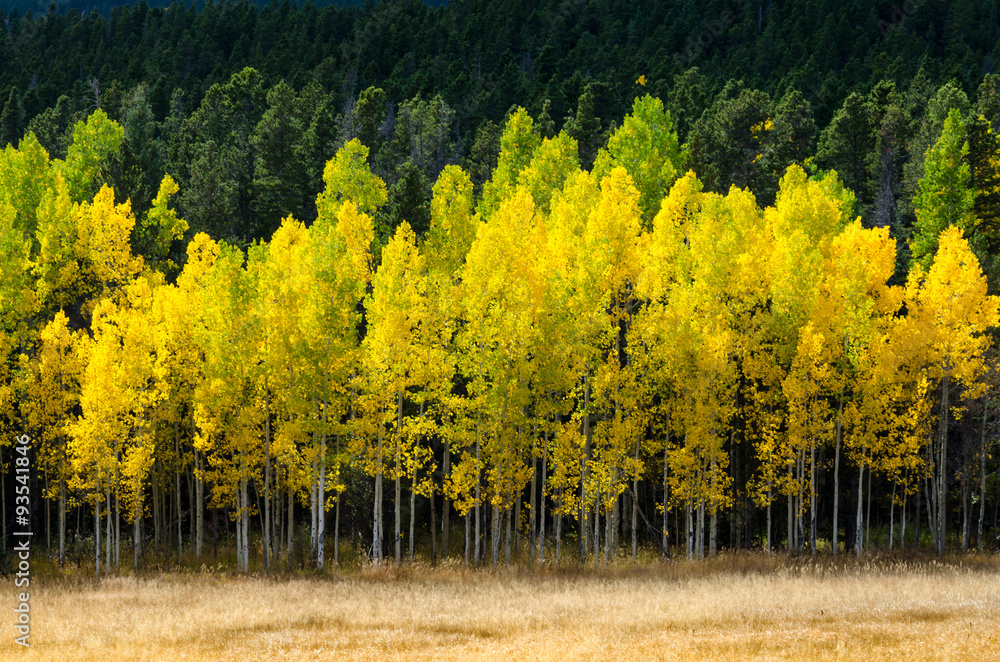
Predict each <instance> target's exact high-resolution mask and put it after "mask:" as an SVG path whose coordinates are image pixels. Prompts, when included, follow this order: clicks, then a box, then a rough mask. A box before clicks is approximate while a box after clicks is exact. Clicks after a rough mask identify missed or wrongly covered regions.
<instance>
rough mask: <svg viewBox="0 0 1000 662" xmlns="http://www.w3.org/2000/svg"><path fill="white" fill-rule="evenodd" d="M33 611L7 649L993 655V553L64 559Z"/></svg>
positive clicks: (42, 653)
mask: <svg viewBox="0 0 1000 662" xmlns="http://www.w3.org/2000/svg"><path fill="white" fill-rule="evenodd" d="M15 595H16V594H15V589H14V587H13V582H10V583H8V591H7V595H6V596H5V597H4V600H5V602H6V603H9V604H7V605H6V607H8V608H7V609H6V610H5V611H6V613H7V614H8V619H9V618H10V616H9V615H10V614H11V613H12V612H11V609H13V606H14V605H13V602H14V598H15ZM31 626H32V630H31V646H30V648H28V649H26V650H25V649H24V648H22V647H20V646H16V645H15V644H14V642H13V639H14V636H15V635H14V634H13V628H12V627H8V628H7V632H8V635H7V636H6V637H4V638H3V640H2V641H0V659H10V660H76V661H87V660H135V661H139V660H151V661H152V660H156V661H162V660H240V661H250V660H269V661H270V660H467V659H471V660H504V661H512V660H647V659H648V660H746V659H759V660H863V661H864V662H874V661H875V660H963V661H966V660H996V659H1000V559H998V558H997V557H996V556H978V557H961V558H958V557H956V558H954V559H946V560H945V561H943V562H939V561H932V560H926V559H914V558H909V559H902V558H898V557H895V558H889V557H882V558H875V559H868V560H863V561H855V560H852V559H845V558H841V559H836V560H835V559H832V558H830V557H821V558H820V559H819V560H816V561H813V560H812V559H809V558H804V559H792V558H788V557H785V556H780V555H775V556H763V555H753V554H746V555H732V556H720V558H718V559H716V560H715V561H709V562H705V563H688V562H678V563H666V564H648V565H643V566H640V567H632V566H630V565H628V564H623V565H621V566H613V567H609V568H596V569H595V568H585V569H552V568H541V569H527V568H524V567H515V568H512V569H502V570H498V571H488V570H479V571H467V570H465V568H464V566H461V565H458V564H455V565H444V566H438V567H435V568H430V567H427V566H422V565H417V566H413V567H409V566H403V567H400V568H394V567H388V568H370V567H369V568H361V569H356V570H349V571H345V572H341V573H336V574H327V575H324V576H322V577H316V576H311V575H307V574H287V575H283V576H272V577H264V576H261V575H249V576H244V575H239V574H232V573H229V572H226V571H215V572H213V571H210V570H209V569H203V571H202V572H184V571H180V572H168V573H158V574H156V575H149V576H140V577H138V578H136V577H117V578H109V579H102V580H101V581H99V582H96V581H95V580H94V579H93V578H92V577H91V578H87V577H84V576H81V575H66V576H56V575H54V574H53V575H45V576H42V577H39V578H38V579H33V582H32V587H31Z"/></svg>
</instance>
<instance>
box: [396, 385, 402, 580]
mask: <svg viewBox="0 0 1000 662" xmlns="http://www.w3.org/2000/svg"><path fill="white" fill-rule="evenodd" d="M402 434H403V390H402V389H400V391H399V394H398V396H397V401H396V503H395V519H396V565H399V564H400V562H401V561H402V556H403V532H402V529H401V526H402V522H401V520H402V511H401V506H402V504H401V501H402V499H403V484H402V473H403V472H402V467H401V466H400V464H401V460H402V458H401V457H400V452H401V449H400V442H401V441H402V440H401V438H400V437H401V436H402Z"/></svg>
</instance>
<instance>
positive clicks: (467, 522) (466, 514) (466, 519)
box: [465, 510, 472, 570]
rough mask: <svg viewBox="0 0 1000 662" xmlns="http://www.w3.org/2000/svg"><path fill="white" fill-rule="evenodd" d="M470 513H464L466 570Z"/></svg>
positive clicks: (466, 564)
mask: <svg viewBox="0 0 1000 662" xmlns="http://www.w3.org/2000/svg"><path fill="white" fill-rule="evenodd" d="M471 512H472V511H471V510H467V511H465V569H466V570H468V569H469V547H470V545H469V542H470V541H469V530H470V528H471V526H470V524H469V513H471Z"/></svg>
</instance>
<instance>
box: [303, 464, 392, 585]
mask: <svg viewBox="0 0 1000 662" xmlns="http://www.w3.org/2000/svg"><path fill="white" fill-rule="evenodd" d="M379 487H380V488H381V485H379ZM379 493H380V494H381V490H379ZM286 517H287V518H288V530H287V531H286V532H285V533H286V534H287V535H288V540H287V546H286V547H285V557H286V558H287V559H288V567H291V564H292V551H293V549H292V547H293V543H294V541H295V538H294V536H295V490H294V489H293V488H292V483H291V481H290V480H289V481H288V514H287V515H286ZM379 533H381V531H379ZM379 549H381V547H380V548H379ZM379 558H381V557H379Z"/></svg>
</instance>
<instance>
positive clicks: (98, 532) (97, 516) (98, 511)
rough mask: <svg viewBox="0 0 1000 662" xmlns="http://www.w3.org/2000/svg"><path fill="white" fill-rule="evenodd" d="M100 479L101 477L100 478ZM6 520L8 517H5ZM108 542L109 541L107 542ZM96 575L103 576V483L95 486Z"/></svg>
mask: <svg viewBox="0 0 1000 662" xmlns="http://www.w3.org/2000/svg"><path fill="white" fill-rule="evenodd" d="M98 480H99V479H98ZM4 519H5V520H6V517H4ZM105 544H107V543H105ZM94 577H95V578H96V579H100V578H101V485H100V482H97V484H96V486H95V488H94Z"/></svg>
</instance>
